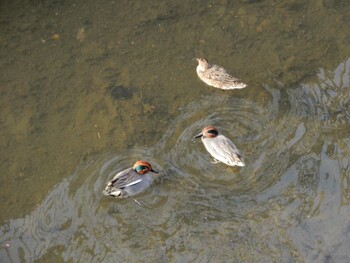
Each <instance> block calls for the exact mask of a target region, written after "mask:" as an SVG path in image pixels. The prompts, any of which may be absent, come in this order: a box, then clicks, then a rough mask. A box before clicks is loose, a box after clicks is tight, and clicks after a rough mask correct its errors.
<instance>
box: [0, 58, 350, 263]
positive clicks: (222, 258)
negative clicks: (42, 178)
mask: <svg viewBox="0 0 350 263" xmlns="http://www.w3.org/2000/svg"><path fill="white" fill-rule="evenodd" d="M318 77H319V82H315V83H306V84H303V83H302V84H300V86H298V87H294V88H291V89H288V90H286V92H280V91H279V90H277V89H274V88H272V87H268V86H264V87H261V90H263V92H261V94H258V96H256V97H252V98H249V97H245V98H239V97H235V96H233V94H234V93H215V94H217V95H212V96H205V97H202V98H200V99H198V100H197V101H195V102H193V103H191V104H189V105H187V106H186V107H184V108H183V109H181V113H180V114H179V116H178V117H177V118H176V119H175V120H174V121H173V122H172V123H171V124H170V126H169V129H168V130H167V131H166V132H165V133H164V135H163V137H162V138H161V139H160V140H159V142H158V144H157V145H155V146H154V147H152V148H138V149H131V150H126V151H123V152H118V153H106V154H104V155H102V156H98V157H96V158H92V159H91V160H89V161H88V162H86V163H84V164H82V165H81V166H80V167H78V168H77V170H76V171H75V172H74V174H72V175H71V176H69V177H68V178H66V179H64V180H63V181H62V182H61V183H59V184H58V185H56V186H55V187H54V188H53V189H52V190H51V191H50V192H49V193H48V194H47V196H46V198H45V199H44V200H43V201H42V203H41V204H40V205H39V206H38V207H37V208H36V209H35V210H34V211H32V213H30V214H28V215H26V216H25V217H24V218H18V219H12V220H10V221H9V222H8V223H7V224H4V225H2V226H0V244H1V247H0V258H1V259H2V260H3V261H4V262H11V261H12V262H23V261H27V262H32V261H38V260H42V261H43V262H47V261H49V260H51V261H54V260H55V257H57V258H59V259H61V260H62V259H63V260H64V261H72V262H115V261H125V262H133V261H144V262H168V261H178V262H202V261H203V262H209V261H210V262H230V261H232V258H236V259H237V261H242V262H254V261H256V259H257V258H259V259H262V261H264V262H274V261H276V262H285V261H293V262H294V261H295V262H299V261H300V262H302V261H305V260H307V261H310V262H311V261H315V260H316V261H320V262H324V261H327V260H328V258H329V255H332V256H333V257H334V259H335V260H336V261H337V262H338V261H339V260H340V261H339V262H342V260H343V261H344V259H345V262H347V261H349V260H348V259H349V255H348V253H347V251H348V250H349V245H348V244H350V240H349V235H348V233H349V229H350V220H349V217H348V215H349V213H350V194H349V193H350V190H349V189H350V187H349V185H350V183H349V182H350V165H349V164H350V161H349V160H350V140H349V133H348V131H349V126H350V118H349V111H348V109H349V105H350V92H349V91H350V90H349V77H350V59H348V60H346V61H345V62H344V63H341V64H340V65H339V67H338V68H337V69H336V70H335V71H334V72H326V71H325V70H321V71H320V74H319V76H318ZM259 88H260V87H259ZM256 89H258V87H256ZM207 125H215V126H217V127H218V129H219V131H220V132H221V133H222V134H224V135H226V136H227V137H228V138H230V139H231V140H232V141H233V142H234V143H235V144H236V145H237V147H238V148H239V149H240V150H241V152H242V154H243V156H244V159H245V163H246V166H245V167H243V168H237V167H229V166H226V165H224V164H221V163H217V164H213V163H212V162H211V161H212V158H211V157H210V155H209V153H207V152H206V150H205V148H204V146H203V144H202V142H201V141H200V140H198V139H194V138H193V137H194V136H195V135H197V134H198V133H199V132H201V130H202V128H203V127H204V126H207ZM139 158H143V159H146V160H147V161H149V162H150V163H151V164H152V166H153V167H154V169H155V170H158V171H160V174H161V178H160V180H159V181H158V182H156V183H155V184H154V186H153V187H152V188H150V189H149V190H148V191H146V192H145V193H143V194H141V195H139V196H137V197H136V198H128V199H122V200H115V199H113V198H108V197H104V196H103V195H102V190H103V188H104V186H105V183H106V182H107V181H108V180H109V179H111V178H112V177H113V176H114V175H115V173H117V172H119V171H120V170H121V169H124V168H125V167H129V166H131V165H132V164H133V163H134V162H135V161H136V160H137V159H139ZM51 257H52V258H51Z"/></svg>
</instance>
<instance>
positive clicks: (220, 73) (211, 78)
mask: <svg viewBox="0 0 350 263" xmlns="http://www.w3.org/2000/svg"><path fill="white" fill-rule="evenodd" d="M197 61H198V66H197V75H198V77H199V78H200V79H201V80H202V81H203V82H204V83H205V84H207V85H209V86H213V87H215V88H219V89H224V90H229V89H243V88H245V87H246V86H247V85H246V84H244V83H243V82H242V81H241V80H240V79H238V78H235V77H232V76H231V75H230V74H228V73H227V71H226V70H225V69H224V68H222V67H220V66H218V65H215V64H209V62H208V60H206V59H205V58H197Z"/></svg>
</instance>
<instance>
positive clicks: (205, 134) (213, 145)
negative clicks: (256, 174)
mask: <svg viewBox="0 0 350 263" xmlns="http://www.w3.org/2000/svg"><path fill="white" fill-rule="evenodd" d="M195 138H201V139H202V142H203V144H204V147H205V148H206V149H207V151H208V152H209V153H210V154H211V155H212V156H213V157H214V159H215V160H217V161H219V162H223V163H224V164H227V165H229V166H244V165H245V164H244V161H243V158H242V155H241V153H240V152H239V150H238V149H237V147H236V145H234V144H233V142H232V141H231V140H230V139H229V138H227V137H226V136H224V135H222V134H220V133H219V131H218V129H217V128H216V127H214V126H207V127H205V128H204V129H203V130H202V132H201V133H200V134H198V135H196V136H195Z"/></svg>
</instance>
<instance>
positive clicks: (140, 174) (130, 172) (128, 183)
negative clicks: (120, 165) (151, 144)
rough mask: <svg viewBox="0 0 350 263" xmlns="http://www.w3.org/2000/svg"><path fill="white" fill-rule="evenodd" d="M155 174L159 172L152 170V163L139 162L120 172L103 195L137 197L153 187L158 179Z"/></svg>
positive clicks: (109, 183) (108, 183)
mask: <svg viewBox="0 0 350 263" xmlns="http://www.w3.org/2000/svg"><path fill="white" fill-rule="evenodd" d="M154 173H156V174H157V173H158V172H156V171H154V170H153V169H152V166H151V164H150V163H148V162H146V161H137V162H136V163H135V164H134V166H133V167H130V168H127V169H125V170H123V171H121V172H119V173H118V174H116V175H115V176H114V178H113V179H112V180H110V181H108V182H107V186H106V188H105V190H104V191H103V194H104V195H108V196H112V197H118V198H123V197H129V196H134V195H137V194H139V193H141V192H143V191H145V190H146V189H148V188H149V187H150V186H151V185H152V183H153V181H154V179H155V178H156V176H155V175H154Z"/></svg>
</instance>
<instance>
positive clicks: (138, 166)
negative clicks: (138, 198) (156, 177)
mask: <svg viewBox="0 0 350 263" xmlns="http://www.w3.org/2000/svg"><path fill="white" fill-rule="evenodd" d="M132 168H133V169H134V170H135V172H137V173H138V174H146V173H148V172H153V173H158V172H156V171H154V170H153V169H152V166H151V164H150V163H149V162H146V161H137V162H136V163H135V164H134V166H133V167H132Z"/></svg>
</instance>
